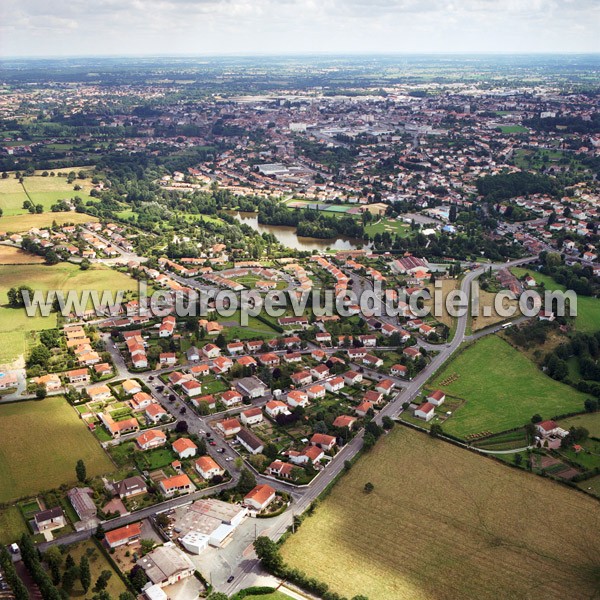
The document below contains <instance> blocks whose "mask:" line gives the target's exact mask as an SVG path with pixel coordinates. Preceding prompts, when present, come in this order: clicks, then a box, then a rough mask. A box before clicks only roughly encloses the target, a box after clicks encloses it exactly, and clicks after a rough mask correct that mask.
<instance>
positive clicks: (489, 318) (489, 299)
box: [471, 290, 521, 331]
mask: <svg viewBox="0 0 600 600" xmlns="http://www.w3.org/2000/svg"><path fill="white" fill-rule="evenodd" d="M495 298H496V294H493V293H491V292H486V291H485V290H480V291H479V316H477V317H471V329H472V331H479V330H480V329H485V328H486V327H491V326H492V325H496V324H497V323H501V322H502V321H506V320H507V318H506V317H503V316H500V315H499V314H498V313H497V311H496V310H495V308H494V299H495ZM504 306H505V307H507V308H508V307H511V308H513V307H514V308H516V311H515V314H514V316H512V317H510V318H511V319H518V318H519V317H520V316H521V311H520V310H519V301H518V300H506V301H505V302H504ZM488 309H489V310H488ZM486 311H487V312H489V314H487V312H486Z"/></svg>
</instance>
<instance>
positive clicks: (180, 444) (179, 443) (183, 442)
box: [173, 438, 198, 453]
mask: <svg viewBox="0 0 600 600" xmlns="http://www.w3.org/2000/svg"><path fill="white" fill-rule="evenodd" d="M197 449H198V446H196V444H194V442H192V440H190V439H188V438H179V439H178V440H175V441H174V442H173V450H175V452H177V453H181V452H183V451H184V450H197Z"/></svg>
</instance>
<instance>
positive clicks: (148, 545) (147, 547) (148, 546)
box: [140, 540, 155, 555]
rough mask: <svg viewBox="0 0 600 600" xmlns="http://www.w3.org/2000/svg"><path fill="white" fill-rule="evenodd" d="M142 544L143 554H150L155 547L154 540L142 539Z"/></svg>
mask: <svg viewBox="0 0 600 600" xmlns="http://www.w3.org/2000/svg"><path fill="white" fill-rule="evenodd" d="M140 545H141V547H142V555H145V554H148V552H151V551H152V548H154V545H155V544H154V540H141V541H140Z"/></svg>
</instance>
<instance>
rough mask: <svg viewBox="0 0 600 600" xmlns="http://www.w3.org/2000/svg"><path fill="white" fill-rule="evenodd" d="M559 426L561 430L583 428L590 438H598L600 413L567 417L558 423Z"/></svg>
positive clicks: (599, 435) (599, 436)
mask: <svg viewBox="0 0 600 600" xmlns="http://www.w3.org/2000/svg"><path fill="white" fill-rule="evenodd" d="M559 425H560V426H561V427H562V428H563V429H570V428H571V427H585V428H586V429H587V430H588V431H589V432H590V435H591V436H593V437H597V438H600V412H595V413H586V414H584V415H577V416H575V417H569V418H568V419H564V420H561V421H559Z"/></svg>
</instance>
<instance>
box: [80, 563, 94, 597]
mask: <svg viewBox="0 0 600 600" xmlns="http://www.w3.org/2000/svg"><path fill="white" fill-rule="evenodd" d="M79 581H81V587H82V588H83V591H84V592H85V593H86V594H87V591H88V590H89V589H90V585H91V583H92V574H91V572H90V561H89V560H88V557H87V556H86V555H85V554H84V555H83V556H82V557H81V560H80V561H79Z"/></svg>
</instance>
